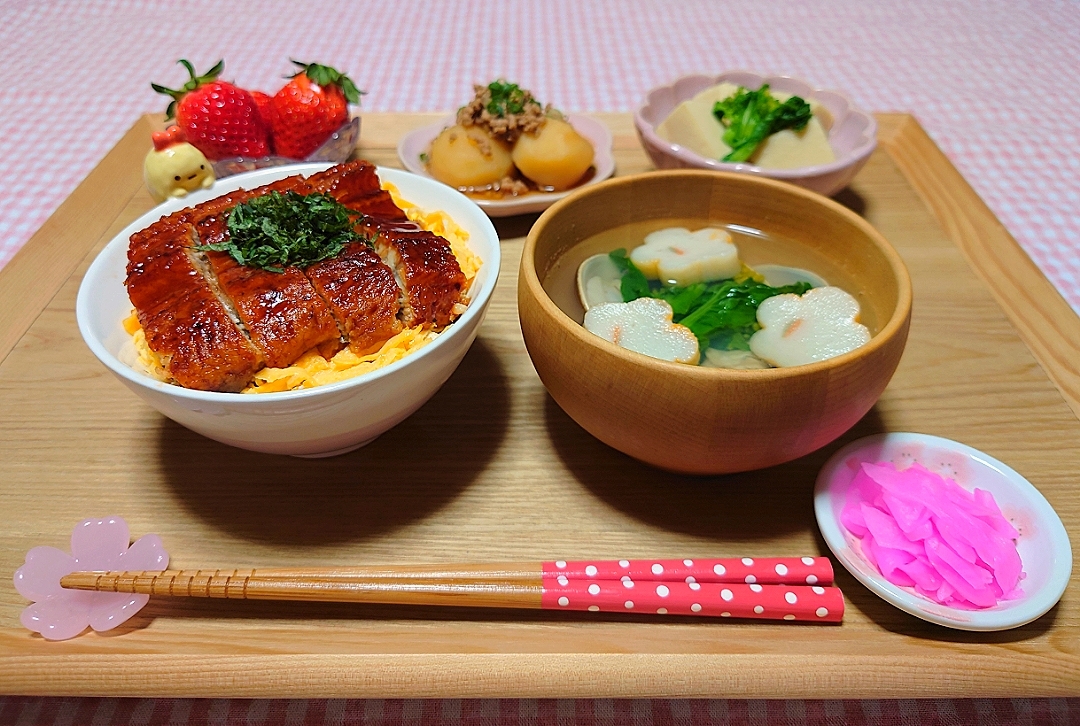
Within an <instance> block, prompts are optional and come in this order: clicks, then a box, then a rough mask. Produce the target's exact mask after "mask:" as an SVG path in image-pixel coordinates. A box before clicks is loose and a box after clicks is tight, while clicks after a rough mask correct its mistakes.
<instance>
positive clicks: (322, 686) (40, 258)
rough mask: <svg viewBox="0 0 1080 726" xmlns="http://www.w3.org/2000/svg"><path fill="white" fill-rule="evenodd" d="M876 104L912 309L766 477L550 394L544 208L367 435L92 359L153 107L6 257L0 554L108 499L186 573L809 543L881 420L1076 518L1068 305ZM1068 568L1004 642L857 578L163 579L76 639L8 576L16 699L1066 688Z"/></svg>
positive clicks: (144, 202) (369, 141)
mask: <svg viewBox="0 0 1080 726" xmlns="http://www.w3.org/2000/svg"><path fill="white" fill-rule="evenodd" d="M438 117H439V115H437V114H431V115H400V114H398V115H392V114H387V115H366V116H365V117H364V120H363V138H362V144H361V148H360V154H361V155H363V156H365V157H367V158H370V159H372V160H374V161H375V162H377V163H380V164H387V165H394V166H396V165H397V163H398V162H397V159H396V156H395V153H394V147H395V144H396V141H397V139H398V138H399V137H400V135H401V134H403V133H404V132H406V131H407V130H409V129H411V128H415V127H417V126H420V125H423V124H425V123H429V122H430V121H431V120H432V119H435V118H438ZM603 118H604V120H605V121H606V122H607V123H609V124H610V126H611V127H612V129H613V130H614V132H615V144H616V148H615V153H616V157H617V161H618V169H619V173H621V174H628V173H634V172H639V171H645V170H647V169H648V168H649V165H648V162H647V160H646V158H645V155H644V154H643V152H642V150H641V148H640V147H639V145H638V142H637V139H636V137H635V136H634V133H633V128H632V125H631V121H630V118H629V116H627V115H611V116H605V117H603ZM879 119H880V122H881V141H882V144H881V148H880V149H879V150H878V151H877V152H876V153H875V154H874V156H873V157H872V159H871V160H870V163H869V164H868V165H867V166H866V168H865V169H864V170H863V172H862V173H861V174H860V175H859V176H858V178H857V179H856V181H855V183H854V184H853V185H852V186H851V188H850V189H849V190H847V191H845V192H844V193H843V194H842V195H841V196H840V197H839V199H840V201H841V202H843V203H845V204H847V205H849V206H851V207H853V208H854V209H856V210H858V211H859V212H860V213H862V214H864V215H865V216H866V218H867V219H868V220H870V222H872V223H873V224H874V225H875V226H876V227H877V228H878V229H880V230H881V231H882V232H883V233H884V234H885V236H886V237H887V238H888V239H890V240H891V241H892V242H893V244H895V245H896V247H897V248H898V249H899V251H900V253H901V254H902V255H903V257H904V259H905V260H906V262H907V264H908V265H909V267H910V270H911V273H912V278H913V279H914V285H915V308H914V317H913V321H912V328H911V339H910V342H909V344H908V347H907V351H906V353H905V356H904V359H903V361H902V363H901V365H900V369H899V370H898V371H897V374H896V377H895V379H894V380H893V382H892V384H891V385H890V386H889V388H888V390H887V391H886V392H885V395H884V396H883V397H882V399H881V401H880V402H879V403H878V404H877V406H876V407H875V408H874V409H873V410H872V411H871V412H870V413H869V414H868V415H867V416H866V418H865V419H864V420H863V421H861V422H860V423H859V424H858V425H857V426H856V427H855V429H853V430H852V431H851V432H849V433H848V434H847V435H846V436H845V437H844V439H843V440H841V441H839V442H836V443H835V444H833V445H831V446H829V447H827V448H826V449H824V450H822V451H820V452H817V453H815V454H813V455H811V456H808V457H805V458H804V459H801V460H799V461H797V462H794V463H791V464H788V465H785V466H781V467H777V468H775V469H770V470H767V471H762V472H757V473H752V474H744V475H737V476H728V477H712V478H687V477H678V476H674V475H669V474H664V473H661V472H657V471H653V470H651V469H648V468H646V467H644V466H642V465H639V464H637V463H635V462H634V461H631V460H628V459H627V458H626V457H624V456H622V455H620V454H618V453H616V452H614V451H612V450H611V449H608V448H607V447H605V446H604V445H602V444H600V443H599V442H597V441H596V440H594V439H592V438H591V437H590V436H588V435H587V434H585V433H584V432H583V431H581V430H580V429H579V428H578V427H577V426H576V425H575V424H574V423H573V422H571V421H570V420H569V419H568V418H567V417H566V416H565V415H564V414H563V413H562V411H561V410H560V409H559V408H558V407H557V406H556V405H555V404H554V403H553V402H552V401H551V400H550V399H549V398H548V396H547V395H546V393H545V391H544V389H543V387H542V386H541V384H540V381H539V380H538V379H537V377H536V374H535V373H534V371H533V369H532V366H531V365H530V363H529V358H528V355H527V354H526V352H525V348H524V346H523V344H522V341H521V335H520V331H519V329H518V324H517V319H516V314H515V307H514V297H515V286H516V270H517V264H518V258H519V255H520V251H521V245H522V239H521V238H522V235H524V234H525V233H526V232H527V230H528V228H529V226H530V225H531V223H532V221H533V219H534V217H523V218H510V219H505V220H500V221H498V222H497V226H498V228H499V232H500V235H501V236H502V238H503V240H504V250H505V262H504V265H503V269H502V279H501V280H500V282H499V288H498V290H497V292H496V295H495V299H494V300H493V302H492V305H491V309H490V313H489V315H488V319H487V321H486V322H485V324H484V327H483V328H482V330H481V333H480V336H479V338H478V340H477V341H476V344H475V345H474V346H473V348H472V350H471V351H470V353H469V354H468V356H467V357H466V358H465V360H464V362H463V363H462V364H461V367H460V368H459V369H458V371H457V372H456V373H455V375H454V376H453V377H452V378H451V379H450V381H449V382H448V383H447V384H446V385H445V387H444V388H443V389H442V390H441V391H440V392H439V393H438V394H437V395H436V397H435V398H434V399H433V400H432V401H431V402H430V403H428V404H427V405H426V406H425V407H424V408H423V409H421V410H420V411H419V412H418V413H416V414H415V415H413V416H412V417H411V418H410V419H408V420H407V421H406V422H404V423H403V424H401V425H400V426H398V427H397V428H396V429H394V430H392V431H391V432H389V433H387V434H385V435H384V436H383V437H382V438H380V439H379V440H378V441H376V442H375V443H373V444H372V445H370V446H368V447H367V448H365V449H361V450H359V451H357V452H354V453H351V454H348V455H345V456H341V457H337V458H333V459H327V460H315V461H309V460H302V459H292V458H285V457H273V456H263V455H257V454H253V453H248V452H244V451H240V450H236V449H231V448H228V447H226V446H223V445H220V444H217V443H214V442H212V441H209V440H207V439H204V438H202V437H200V436H197V435H195V434H193V433H191V432H189V431H187V430H186V429H183V428H181V427H180V426H178V425H176V424H174V423H172V422H171V421H169V420H166V419H163V418H162V417H161V416H159V415H158V414H157V413H155V412H154V411H152V410H151V409H149V408H147V407H146V406H145V405H143V404H142V403H140V401H139V400H138V399H136V397H135V396H133V395H132V394H130V393H129V392H128V391H127V390H126V389H125V388H123V387H122V386H121V384H120V383H119V382H117V381H116V380H115V379H114V378H113V376H112V375H111V374H110V373H108V372H107V371H106V370H105V368H104V367H102V366H101V365H100V364H99V363H98V362H97V361H96V360H95V359H94V358H93V357H92V356H91V354H90V352H89V350H87V348H86V347H85V345H84V344H83V342H82V340H81V339H80V337H79V334H78V332H77V330H76V326H75V316H74V303H75V293H76V289H77V286H78V282H79V280H80V278H81V276H82V273H83V271H84V270H85V269H86V267H87V265H88V264H89V262H90V260H91V259H92V258H93V255H94V254H96V252H97V251H98V249H100V247H101V246H102V245H103V244H104V243H105V242H106V241H107V240H108V239H109V238H111V237H112V236H113V235H114V234H115V233H116V232H117V231H119V230H120V229H121V228H122V227H123V226H124V225H126V224H127V223H128V222H130V221H131V220H132V219H134V218H135V217H136V216H137V215H139V214H140V213H142V212H144V211H145V210H147V209H149V208H150V207H151V201H150V199H149V197H148V195H147V194H146V192H145V190H144V189H143V187H142V176H141V163H142V156H143V155H144V154H145V152H146V149H147V148H148V147H149V129H150V125H151V123H152V119H143V120H141V121H140V122H139V123H138V124H136V125H135V126H134V127H133V128H132V129H131V131H130V132H129V133H128V134H127V135H126V136H125V137H124V138H123V139H122V140H121V141H120V143H119V144H118V145H117V146H116V148H115V149H114V150H113V151H112V152H110V154H109V155H108V156H107V157H106V158H105V159H104V160H103V161H102V162H101V164H100V165H99V166H98V167H97V169H95V170H94V171H93V172H92V173H91V175H90V176H89V177H88V179H87V180H86V182H84V183H83V184H82V185H81V186H80V187H79V188H78V189H77V190H76V191H75V192H74V194H72V196H71V197H70V198H69V199H68V200H67V201H66V202H65V203H64V205H63V206H62V207H61V208H60V209H59V210H58V211H57V213H56V214H55V215H53V217H52V218H51V219H50V220H49V221H48V223H46V225H45V226H44V227H43V228H42V230H41V231H40V232H39V233H38V234H37V235H35V236H34V238H33V239H32V240H31V241H30V243H29V244H28V245H27V246H26V248H25V249H24V250H23V251H22V252H21V253H20V254H19V255H18V256H17V257H16V258H15V259H14V260H13V261H12V262H11V263H10V264H9V265H8V266H7V267H6V268H5V269H4V270H3V271H2V272H0V361H2V363H0V396H2V398H0V401H2V403H0V432H2V433H0V505H2V506H0V511H2V512H3V517H4V523H3V525H0V572H4V573H7V574H6V575H5V576H6V577H10V573H11V572H13V571H14V570H15V569H16V567H18V566H19V565H20V564H21V563H22V561H23V557H24V555H25V553H26V551H27V550H28V549H30V548H31V547H33V546H35V545H41V544H51V545H55V546H66V543H67V537H68V534H69V532H70V531H71V528H72V526H73V525H74V524H75V523H76V522H78V521H79V520H81V519H82V518H84V517H88V516H105V515H110V514H119V515H121V516H123V517H125V518H126V519H127V520H128V522H129V523H130V524H131V527H132V533H133V535H135V536H138V535H141V534H144V533H146V532H157V533H159V534H160V535H161V536H162V537H163V539H164V541H165V544H166V546H167V548H168V550H169V551H170V553H171V554H172V556H173V560H172V564H173V566H175V567H197V566H204V567H206V566H210V567H229V568H231V567H252V566H270V565H298V564H305V563H306V564H316V563H318V564H347V563H360V562H367V563H405V562H430V561H459V560H465V561H484V560H499V559H519V560H529V559H534V560H539V559H555V558H558V557H567V558H572V557H576V556H581V557H586V556H592V557H618V556H626V557H632V556H660V555H668V556H704V555H716V556H721V555H739V556H741V555H762V556H764V555H767V554H800V555H801V554H807V553H822V552H825V551H826V550H825V547H824V544H823V542H822V541H821V539H820V537H819V536H818V533H817V529H816V527H815V525H814V520H813V512H812V509H811V493H812V489H813V482H814V477H815V475H816V472H817V470H818V468H819V467H820V466H821V464H822V463H823V462H824V460H825V458H826V457H827V456H829V454H831V453H832V452H833V451H835V449H836V448H837V447H838V446H840V445H841V444H843V443H844V442H846V441H850V440H852V439H854V438H857V437H860V436H864V435H867V434H871V433H875V432H880V431H922V432H926V433H931V434H938V435H942V436H947V437H950V438H954V439H958V440H961V441H964V442H965V443H968V444H970V445H973V446H976V447H978V448H980V449H983V450H984V451H986V452H988V453H990V454H991V455H993V456H996V457H999V458H1001V459H1002V460H1004V461H1006V462H1008V463H1009V464H1010V465H1012V466H1013V467H1015V468H1016V469H1017V470H1019V471H1020V472H1021V473H1023V474H1025V475H1026V476H1027V477H1029V478H1030V480H1031V481H1032V482H1033V483H1034V484H1035V485H1036V486H1037V487H1039V488H1040V489H1041V490H1042V491H1043V493H1044V494H1045V495H1046V496H1047V498H1048V499H1049V500H1050V502H1051V503H1052V504H1053V505H1054V507H1056V509H1057V511H1058V513H1059V514H1060V515H1061V518H1062V519H1063V520H1064V522H1065V525H1066V527H1067V528H1068V529H1070V530H1071V531H1073V532H1077V531H1080V488H1078V487H1077V486H1076V482H1075V478H1076V474H1077V472H1080V422H1078V421H1077V412H1078V411H1080V381H1078V375H1077V371H1076V369H1075V368H1073V364H1074V363H1075V361H1077V360H1080V351H1078V350H1077V347H1076V346H1077V342H1078V341H1080V320H1078V319H1077V317H1076V316H1075V315H1073V313H1072V311H1071V310H1070V309H1069V308H1068V306H1067V305H1066V304H1065V302H1064V301H1063V300H1062V299H1061V298H1060V296H1058V295H1057V294H1056V293H1055V292H1054V290H1053V288H1052V287H1051V286H1050V284H1049V283H1048V282H1047V281H1046V280H1045V279H1044V278H1043V277H1042V276H1041V275H1040V274H1039V273H1038V271H1037V270H1036V268H1035V267H1034V265H1033V264H1032V263H1031V262H1030V260H1029V259H1028V258H1027V257H1026V256H1025V255H1024V254H1023V252H1021V251H1020V249H1019V248H1018V247H1017V246H1016V243H1015V242H1014V241H1013V240H1012V239H1011V238H1010V237H1009V235H1008V234H1007V233H1006V232H1005V230H1004V228H1002V227H1001V225H1000V224H999V223H998V222H997V221H996V220H995V219H994V217H993V216H992V215H991V214H990V212H989V210H988V209H987V208H986V207H985V205H983V204H982V202H981V201H980V200H979V199H978V197H976V196H975V194H974V193H973V192H972V190H971V189H970V188H969V187H968V186H967V184H965V183H964V181H963V179H962V178H961V177H960V176H959V175H958V174H957V173H956V171H955V170H954V169H953V168H952V166H951V165H950V164H949V163H948V161H947V160H946V159H945V157H944V156H943V155H942V154H941V152H940V151H938V150H937V149H936V147H935V146H934V145H933V143H932V142H931V141H930V139H929V138H928V137H927V136H926V135H925V133H924V132H923V131H922V130H921V129H920V127H919V126H918V124H917V123H915V121H914V120H913V119H911V118H910V117H907V116H903V115H883V116H881V117H879ZM999 306H1000V307H999ZM1003 310H1004V313H1003ZM1010 319H1011V322H1012V324H1011V325H1010ZM1025 343H1026V345H1025ZM1040 364H1041V365H1040ZM1055 384H1056V386H1055ZM1077 577H1080V572H1077V573H1076V574H1074V577H1073V583H1072V585H1071V586H1070V588H1069V589H1068V590H1067V591H1066V593H1065V597H1064V598H1063V599H1062V601H1061V603H1060V604H1059V605H1058V606H1057V607H1056V608H1054V609H1053V610H1052V611H1051V612H1050V613H1048V614H1047V615H1046V616H1044V617H1043V618H1041V619H1040V620H1038V621H1036V622H1035V623H1032V624H1030V625H1028V626H1026V627H1024V628H1020V629H1017V630H1012V631H1007V632H1001V633H992V634H978V633H964V632H959V631H953V630H948V629H945V628H941V627H938V626H934V625H930V624H927V623H925V622H923V621H921V620H918V619H916V618H914V617H911V616H909V615H906V614H904V613H902V612H901V611H899V610H896V609H894V608H893V607H891V606H889V605H887V604H886V603H885V602H883V601H882V600H879V599H878V598H877V597H875V596H874V595H872V594H871V593H870V592H869V591H867V590H866V589H864V588H863V587H862V586H860V585H859V584H858V583H856V582H855V581H854V579H853V578H851V577H850V576H848V575H847V574H846V573H844V572H841V573H840V574H839V578H838V579H839V584H840V585H841V586H842V587H843V588H844V591H845V593H846V595H847V599H848V605H849V609H848V613H847V616H846V618H845V621H844V623H843V625H841V626H837V627H828V626H793V625H791V624H768V623H757V624H755V623H720V622H706V621H697V620H693V621H691V620H670V621H657V620H655V619H650V618H647V617H634V616H626V617H617V616H609V617H585V616H583V615H567V614H561V613H556V614H551V613H532V612H500V611H479V610H457V611H452V610H438V609H426V608H423V609H422V608H414V609H406V608H392V607H381V606H379V607H376V606H344V605H318V604H303V603H256V602H222V601H200V600H169V599H155V600H153V601H152V602H151V603H150V604H149V605H148V606H147V607H146V609H144V610H143V611H142V612H141V613H140V614H139V615H138V616H136V617H135V618H134V619H133V620H132V621H130V622H129V623H128V624H127V625H126V626H124V627H123V628H121V629H120V630H119V631H113V632H110V633H107V634H103V635H98V634H93V633H90V634H86V635H83V636H81V637H79V638H76V639H74V640H70V641H67V642H63V643H48V642H45V641H43V640H42V639H40V638H39V637H37V636H32V635H31V634H30V633H28V632H27V631H25V630H23V629H22V628H21V626H20V625H19V622H18V615H19V612H20V610H21V609H22V607H23V606H24V605H25V604H26V603H25V602H24V601H23V600H22V598H21V597H20V596H19V595H18V594H17V593H16V592H15V591H14V589H13V588H12V587H11V586H4V587H0V691H2V692H5V693H23V694H61V695H115V696H274V697H283V696H309V697H321V696H325V697H331V696H333V697H340V696H384V697H385V696H402V697H418V696H442V697H446V696H454V697H458V696H504V697H506V696H518V697H570V696H605V697H608V696H627V697H630V696H638V697H640V696H668V697H681V696H723V697H756V698H760V697H768V698H776V697H791V698H814V697H829V698H840V697H843V698H853V697H854V698H858V697H899V696H903V697H913V696H918V697H928V696H969V697H970V696H1020V695H1025V696H1051V695H1077V694H1080V658H1078V655H1077V652H1078V650H1080V629H1078V625H1080V597H1078V594H1077V586H1076V578H1077Z"/></svg>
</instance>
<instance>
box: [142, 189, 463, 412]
mask: <svg viewBox="0 0 1080 726" xmlns="http://www.w3.org/2000/svg"><path fill="white" fill-rule="evenodd" d="M382 187H383V189H385V190H386V191H387V192H388V193H389V194H390V197H391V198H392V199H393V200H394V204H396V205H398V207H400V208H401V209H402V211H404V212H405V215H406V216H407V217H408V218H409V220H410V221H412V222H415V223H416V224H418V225H420V226H421V227H423V228H424V229H426V230H427V231H429V232H432V233H434V234H437V235H439V236H440V237H442V238H444V239H445V240H446V241H447V242H449V243H450V251H451V252H453V254H454V257H456V258H457V261H458V265H459V266H460V267H461V272H462V274H464V275H465V280H466V285H471V284H472V281H473V278H475V277H476V273H477V272H479V270H480V267H481V265H483V260H481V259H480V256H479V255H477V254H476V253H475V252H473V251H472V250H471V249H470V248H469V233H468V232H467V231H466V230H465V229H463V228H462V227H460V226H459V225H458V224H457V222H455V221H454V219H453V218H452V217H451V216H450V215H449V214H447V213H446V212H442V211H437V210H436V211H428V210H424V209H421V208H420V207H418V206H417V205H415V204H413V203H412V202H410V201H408V200H405V199H402V198H401V194H400V192H399V191H398V189H397V187H395V186H394V185H393V184H389V183H386V182H384V183H383V185H382ZM466 289H468V288H467V287H466ZM123 325H124V330H125V331H127V333H128V334H129V335H131V340H132V343H133V344H134V346H135V352H136V353H137V354H138V364H139V365H140V366H141V367H142V368H143V370H144V372H146V373H147V374H149V375H151V376H153V377H154V378H157V379H158V380H161V381H168V380H169V376H168V373H166V371H165V367H164V366H163V365H162V364H161V359H160V358H158V355H157V353H155V352H154V351H152V350H151V349H150V346H149V345H147V343H146V334H145V333H144V332H143V329H142V327H141V326H140V325H139V318H138V316H137V315H136V314H135V313H134V312H133V313H132V314H131V315H130V316H129V317H127V318H125V319H124V322H123ZM438 336H439V333H437V332H436V331H434V330H432V329H431V328H430V327H425V326H422V325H418V326H415V327H412V328H406V329H405V330H403V331H401V332H400V333H398V334H397V335H395V336H394V337H392V338H390V339H389V340H387V341H386V342H385V343H383V345H382V347H381V348H379V350H377V351H376V352H374V353H370V354H368V355H362V356H360V355H357V354H356V353H353V352H352V351H351V350H349V348H347V347H346V348H343V349H342V350H340V351H338V353H337V354H335V355H333V356H332V357H330V358H326V357H325V356H323V355H322V354H321V353H319V351H318V349H316V348H312V349H311V350H309V351H307V352H306V353H304V354H303V355H302V356H300V358H299V359H298V360H297V361H296V362H295V363H293V364H292V365H291V366H288V367H286V368H263V369H261V370H259V371H258V372H256V373H255V377H254V379H253V380H252V382H251V384H250V385H248V387H247V388H245V389H244V390H243V391H242V393H280V392H282V391H293V390H296V389H299V388H314V387H315V386H322V385H325V384H327V383H335V382H337V381H344V380H346V379H349V378H355V377H357V376H362V375H364V374H365V373H370V372H371V371H374V370H378V369H379V368H382V367H384V366H388V365H390V364H391V363H395V362H397V361H399V360H401V359H402V358H404V357H405V356H406V355H408V354H409V353H412V352H413V351H416V350H419V349H420V348H422V347H424V346H425V345H427V344H428V343H430V342H431V341H433V340H435V338H437V337H438Z"/></svg>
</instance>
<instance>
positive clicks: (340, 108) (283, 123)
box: [270, 60, 363, 159]
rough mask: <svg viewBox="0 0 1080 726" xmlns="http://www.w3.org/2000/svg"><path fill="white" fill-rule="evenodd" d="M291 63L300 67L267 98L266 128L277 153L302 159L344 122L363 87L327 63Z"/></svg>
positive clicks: (358, 99) (347, 118)
mask: <svg viewBox="0 0 1080 726" xmlns="http://www.w3.org/2000/svg"><path fill="white" fill-rule="evenodd" d="M293 63H295V64H296V65H298V66H299V67H300V70H299V71H297V73H296V74H295V75H294V76H292V77H291V78H292V80H290V81H289V82H288V83H286V84H285V86H284V87H283V88H282V89H281V90H280V91H278V92H277V93H275V94H274V96H273V98H271V99H270V128H271V130H272V132H273V135H274V146H275V148H276V150H277V153H278V154H280V155H282V156H287V157H290V158H293V159H304V158H306V157H307V156H308V155H309V154H311V153H312V152H313V151H315V150H316V149H317V148H319V146H321V145H322V143H323V142H324V141H326V140H327V139H328V138H330V136H331V134H333V133H334V132H335V131H337V130H338V129H339V128H341V127H342V126H343V125H344V124H345V123H347V122H348V120H349V104H350V103H359V102H360V94H361V93H363V91H360V90H359V89H357V87H356V84H355V83H353V82H352V80H351V79H350V78H349V77H348V76H346V75H344V74H342V73H340V72H339V71H337V70H335V69H333V68H331V67H329V66H324V65H319V64H318V63H301V62H300V61H295V60H294V61H293Z"/></svg>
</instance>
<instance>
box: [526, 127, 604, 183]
mask: <svg viewBox="0 0 1080 726" xmlns="http://www.w3.org/2000/svg"><path fill="white" fill-rule="evenodd" d="M512 158H513V161H514V164H516V165H517V168H518V171H520V172H521V173H522V174H524V175H525V176H526V177H528V178H529V179H532V180H533V181H534V182H536V184H537V185H538V186H540V187H549V188H551V189H555V190H559V189H567V188H568V187H571V186H573V184H574V182H576V181H577V180H579V179H580V178H581V177H582V176H583V175H584V174H585V172H586V171H587V170H588V169H589V167H590V166H592V163H593V147H592V144H590V143H589V142H588V141H587V140H586V139H585V137H583V136H582V135H581V134H579V133H578V132H577V131H574V128H573V127H572V126H571V125H570V124H568V123H567V122H565V121H562V120H559V119H555V118H549V119H547V120H546V121H545V122H544V124H543V126H541V127H540V128H539V129H538V130H537V131H536V132H535V133H531V134H522V135H521V136H520V137H519V138H518V140H517V143H515V144H514V151H513V155H512Z"/></svg>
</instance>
